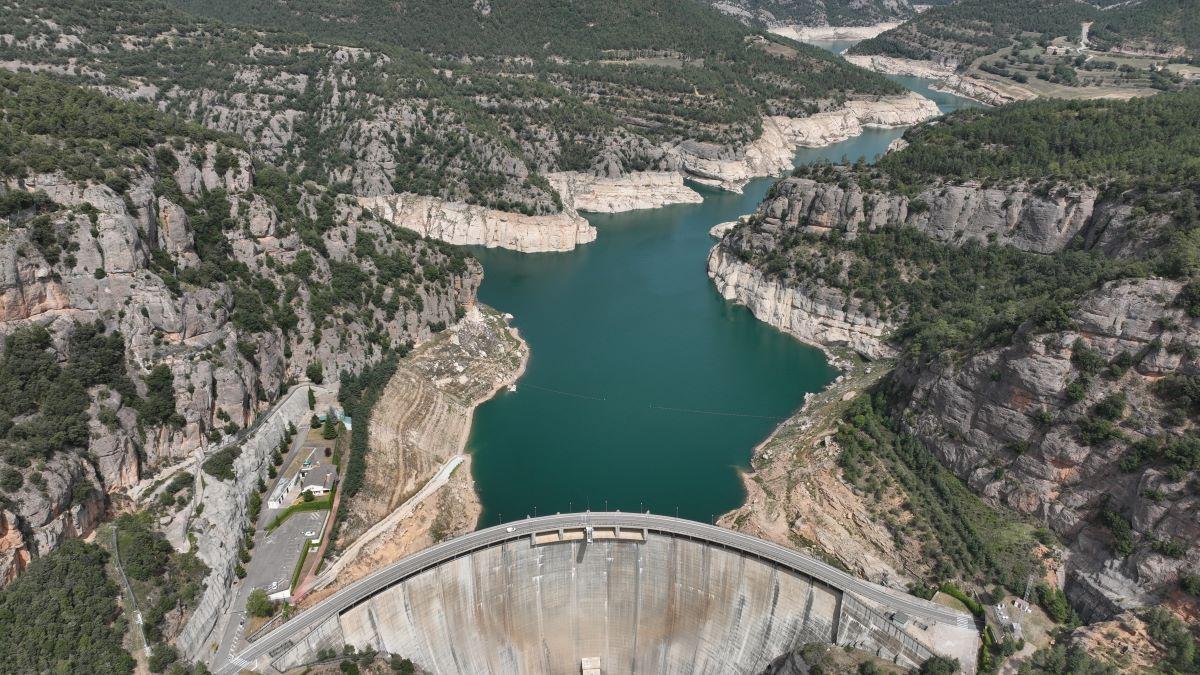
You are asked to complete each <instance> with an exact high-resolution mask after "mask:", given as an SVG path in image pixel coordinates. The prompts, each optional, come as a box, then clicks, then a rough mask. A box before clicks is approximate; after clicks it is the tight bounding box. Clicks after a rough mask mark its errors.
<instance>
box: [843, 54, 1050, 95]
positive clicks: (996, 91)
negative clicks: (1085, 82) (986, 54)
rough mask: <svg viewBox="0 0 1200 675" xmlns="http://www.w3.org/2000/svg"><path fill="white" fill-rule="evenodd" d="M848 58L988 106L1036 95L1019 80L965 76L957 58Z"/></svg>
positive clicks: (880, 70) (866, 66) (849, 55)
mask: <svg viewBox="0 0 1200 675" xmlns="http://www.w3.org/2000/svg"><path fill="white" fill-rule="evenodd" d="M845 58H846V60H847V61H849V62H850V63H853V64H854V65H856V66H860V67H863V68H866V69H868V70H874V71H875V72H879V73H887V74H889V75H907V76H911V77H923V78H926V79H930V80H936V81H937V82H938V85H937V86H936V87H935V88H936V89H940V90H943V91H948V92H950V93H951V94H956V95H958V96H962V97H964V98H969V99H973V100H976V101H979V102H980V103H986V104H988V105H1004V104H1006V103H1013V102H1016V101H1025V100H1028V99H1031V98H1035V97H1036V96H1037V94H1035V93H1034V92H1033V91H1032V90H1030V89H1028V88H1026V87H1022V86H1020V85H1018V84H1016V83H1013V82H1009V83H1000V82H996V81H991V80H985V79H983V78H981V77H975V76H971V75H963V74H962V73H960V72H959V71H958V69H957V68H956V64H955V63H954V62H953V61H949V62H938V61H920V60H917V59H906V58H900V57H896V56H883V55H879V54H870V55H866V54H847V55H846V56H845Z"/></svg>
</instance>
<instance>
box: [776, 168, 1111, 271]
mask: <svg viewBox="0 0 1200 675" xmlns="http://www.w3.org/2000/svg"><path fill="white" fill-rule="evenodd" d="M1098 196H1099V191H1098V190H1096V189H1095V188H1090V187H1077V186H1073V185H1067V184H1063V185H1057V186H1033V185H1024V184H1018V185H1008V186H1003V187H995V188H985V187H982V186H981V185H980V184H978V183H964V184H962V185H951V184H940V185H934V186H932V187H928V188H925V189H923V190H922V191H921V192H920V193H919V194H917V195H916V196H914V197H907V196H905V195H902V194H899V193H895V192H887V191H876V190H863V189H862V188H861V187H859V185H858V184H857V183H854V182H849V183H848V184H839V183H831V182H825V181H816V180H812V179H808V178H789V179H787V180H785V181H783V182H781V183H780V184H779V185H778V186H777V187H776V189H775V190H774V191H773V194H772V195H771V196H769V197H768V198H767V200H766V201H764V202H763V204H762V206H761V207H760V213H761V214H762V216H763V219H764V223H765V224H766V226H767V227H770V228H777V229H778V230H780V231H787V230H790V229H799V230H800V231H803V232H810V233H822V232H828V231H830V230H839V231H841V232H843V233H845V234H846V235H848V236H850V237H853V236H855V235H856V234H858V232H859V231H873V230H878V229H881V228H887V227H897V226H901V225H904V226H911V227H914V228H916V229H918V230H920V231H921V232H923V233H925V234H927V235H929V236H931V237H933V238H935V239H939V240H941V241H944V242H947V243H951V244H961V243H964V242H966V241H969V240H975V241H978V242H981V243H988V242H991V243H999V244H1007V245H1010V246H1013V247H1015V248H1018V249H1021V250H1023V251H1030V252H1034V253H1051V252H1054V251H1059V250H1062V249H1063V247H1065V246H1066V245H1067V243H1068V242H1070V241H1071V240H1072V239H1074V238H1075V237H1079V236H1085V237H1087V238H1088V240H1089V242H1090V244H1091V245H1094V246H1100V247H1103V248H1105V249H1110V250H1112V251H1113V252H1117V251H1118V247H1120V246H1123V245H1124V244H1121V243H1120V241H1119V240H1117V239H1115V238H1114V237H1112V236H1108V235H1105V234H1104V233H1105V231H1107V230H1108V229H1109V228H1112V229H1113V230H1114V233H1115V232H1116V231H1117V230H1120V231H1122V233H1124V227H1123V226H1124V224H1125V223H1126V222H1127V220H1128V208H1127V207H1123V206H1119V205H1105V204H1100V205H1098V204H1097V198H1098ZM1123 236H1124V235H1122V237H1123Z"/></svg>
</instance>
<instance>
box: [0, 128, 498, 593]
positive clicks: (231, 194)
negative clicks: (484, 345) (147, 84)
mask: <svg viewBox="0 0 1200 675" xmlns="http://www.w3.org/2000/svg"><path fill="white" fill-rule="evenodd" d="M163 147H164V148H172V146H170V145H167V144H164V146H163ZM163 152H168V151H166V150H163V151H160V152H159V153H158V154H157V155H153V154H150V155H149V156H148V157H146V158H145V159H144V160H143V161H145V162H146V164H145V166H147V167H153V166H154V165H155V162H156V161H164V160H161V159H160V160H155V159H153V158H154V157H155V156H157V157H158V158H162V157H164V155H163ZM169 152H170V157H172V158H173V159H174V164H175V167H174V168H173V169H172V170H171V172H170V176H171V178H173V179H174V181H175V183H176V184H177V185H178V188H179V190H178V193H176V194H174V195H168V194H158V193H156V187H155V186H156V183H155V179H154V177H153V176H152V175H151V173H149V171H150V169H144V170H139V171H131V172H130V174H129V175H130V177H131V180H130V187H129V188H128V189H127V190H126V191H125V193H124V194H118V193H117V192H115V191H114V190H113V189H112V188H110V187H108V186H106V185H103V184H100V185H97V184H89V183H79V182H76V181H71V180H69V179H67V178H66V177H64V176H63V175H62V174H34V175H30V176H28V177H25V178H22V179H9V180H8V181H6V184H0V192H6V191H9V190H19V191H26V192H42V193H45V194H46V195H47V197H49V199H51V200H52V201H53V202H54V203H55V205H56V206H55V207H54V208H52V209H50V211H51V212H50V213H48V214H47V217H48V221H47V222H44V223H40V224H39V227H44V228H46V231H45V232H38V233H36V237H35V233H34V232H32V231H31V228H29V227H27V226H26V221H24V220H19V219H18V220H5V219H0V223H3V224H4V228H5V229H6V230H7V234H6V236H5V237H4V239H3V241H0V336H6V335H9V334H11V333H12V332H13V331H14V330H16V329H17V328H19V327H21V326H23V325H26V324H28V323H31V322H32V323H37V324H39V325H41V326H44V327H45V328H47V329H48V331H49V332H50V334H51V336H52V340H53V343H54V347H55V349H56V351H58V352H59V356H60V358H62V359H63V360H66V359H67V357H68V356H69V354H67V353H66V351H67V345H68V342H69V337H70V335H72V334H73V332H74V331H75V330H77V326H78V325H80V324H85V323H86V324H94V323H96V322H99V324H100V325H102V326H103V329H104V330H105V332H107V333H110V334H112V333H117V332H119V333H120V335H121V338H122V340H123V342H124V345H125V363H126V369H127V371H128V375H129V377H130V379H131V380H133V382H134V383H135V384H136V385H137V386H138V387H139V393H140V394H141V395H145V392H146V386H145V384H144V380H145V379H146V378H147V376H148V374H149V373H150V371H151V370H152V369H153V368H154V367H155V366H163V367H165V368H167V369H168V370H169V373H170V380H171V382H170V387H171V389H172V396H173V400H174V405H175V411H174V412H175V415H173V416H171V419H170V421H169V422H168V423H165V424H154V425H152V426H145V425H142V424H140V423H139V421H138V415H137V413H136V411H135V409H134V408H133V407H131V406H130V404H129V403H128V402H126V401H123V400H122V398H121V396H120V395H119V394H118V393H117V392H115V391H112V390H111V389H110V388H108V387H96V388H94V389H93V391H90V392H89V395H90V397H91V401H90V407H89V410H88V413H89V419H90V421H89V430H90V435H91V440H90V442H89V446H90V447H88V448H86V449H85V450H86V457H87V459H86V460H84V459H83V456H81V455H70V456H68V455H60V456H59V457H56V458H54V459H53V460H51V461H48V462H46V466H45V468H43V469H40V470H38V471H39V472H40V476H41V479H40V481H39V482H41V483H43V484H35V483H34V482H33V481H30V480H26V481H25V482H24V485H23V486H22V487H21V488H20V489H18V490H16V491H14V492H13V493H12V494H9V495H7V497H8V499H9V505H8V506H7V507H6V508H7V509H8V511H9V512H10V513H11V515H12V516H13V517H14V518H15V519H16V522H17V523H18V525H17V526H16V527H14V528H9V534H8V535H6V536H4V537H0V578H10V577H11V576H12V575H13V574H15V571H16V570H18V569H19V568H20V566H21V565H23V562H22V560H23V559H25V558H27V557H28V556H29V555H35V556H36V555H41V554H44V553H46V552H48V551H50V550H53V549H54V548H56V547H57V546H58V544H59V543H60V542H61V541H62V540H63V539H64V538H69V537H77V536H84V535H86V534H88V533H89V532H90V531H91V530H92V529H93V527H94V526H95V525H96V524H97V523H98V522H99V521H100V519H101V518H102V517H103V515H104V512H105V509H106V504H107V499H106V495H107V494H109V493H112V492H116V491H120V490H123V489H126V488H129V487H131V486H133V485H134V484H135V483H137V482H138V481H139V480H141V479H143V478H145V477H147V476H149V475H152V474H153V473H154V472H156V471H157V470H159V469H161V468H163V467H165V466H167V465H170V464H173V463H175V462H178V461H180V460H182V459H183V458H186V457H189V456H191V455H192V453H194V452H196V451H198V450H202V449H205V448H208V447H210V444H213V443H218V442H222V440H223V439H225V438H226V437H228V436H229V435H230V434H231V433H236V432H237V431H239V430H241V429H243V428H245V427H247V426H249V425H250V424H251V423H252V422H253V421H254V419H255V418H256V416H257V415H258V414H259V413H260V412H261V411H263V410H264V409H266V408H267V407H268V406H269V405H270V404H271V401H272V400H273V399H274V398H275V397H276V396H278V395H279V393H280V391H281V390H282V389H283V388H284V383H285V382H286V381H287V380H289V379H291V378H298V377H300V376H301V375H302V374H303V373H304V372H305V369H306V367H307V366H308V365H309V364H310V363H313V362H319V363H321V364H322V365H323V366H324V371H325V372H327V373H336V372H338V371H339V370H342V369H346V370H351V371H356V370H358V369H360V368H361V367H362V364H363V363H364V362H365V361H366V360H367V359H368V358H370V355H371V353H372V352H373V351H374V345H373V343H372V341H373V340H378V339H381V338H382V339H385V340H388V341H393V342H404V341H408V340H417V339H422V338H425V337H428V336H429V335H430V334H431V331H430V325H431V324H435V323H442V324H443V325H445V324H449V323H452V322H453V321H454V320H455V318H456V316H457V313H458V311H459V307H460V306H461V305H462V304H464V303H466V302H469V301H471V300H473V299H474V293H475V289H476V288H477V287H478V284H479V281H480V278H481V271H480V269H479V267H478V265H477V263H474V262H473V261H466V262H465V263H464V267H463V268H462V269H461V270H460V271H458V272H453V273H449V274H447V275H445V276H444V278H442V279H441V280H440V281H438V280H434V279H430V280H426V281H424V282H422V283H420V284H414V285H412V286H409V285H408V284H407V282H401V281H400V280H399V279H397V282H396V283H395V284H394V285H393V286H392V287H391V288H389V289H388V290H386V291H384V290H383V289H380V291H381V292H380V293H379V294H376V295H374V298H375V301H374V302H373V303H370V304H368V305H367V306H366V307H367V309H365V310H363V308H361V307H356V310H358V311H366V312H367V313H368V314H369V315H370V319H369V320H364V319H363V318H362V317H361V316H358V315H357V314H351V313H346V314H343V313H341V312H337V313H335V314H334V315H332V316H328V317H326V316H320V315H318V314H316V313H314V312H313V310H312V308H313V305H312V304H310V300H312V299H313V293H312V287H311V286H310V285H309V284H308V283H296V285H295V286H292V289H293V290H292V291H291V294H292V297H293V298H294V302H292V303H291V304H289V308H290V312H291V319H294V323H293V324H291V325H290V326H289V327H288V328H286V329H285V328H283V327H281V326H280V325H278V324H277V323H276V320H277V318H278V317H281V316H285V314H281V313H280V311H281V310H279V309H277V308H274V303H275V302H276V301H277V300H276V298H277V297H278V296H272V297H270V300H269V304H263V305H260V310H259V311H258V315H257V316H247V313H246V311H245V310H244V309H243V310H242V311H241V312H240V313H239V311H238V309H237V307H238V306H239V304H240V303H242V304H244V303H249V302H255V301H257V302H264V301H262V300H260V299H259V298H260V297H261V291H258V290H252V289H257V288H262V287H263V286H262V285H263V284H267V285H269V286H270V287H271V288H273V289H275V290H276V293H279V291H280V289H282V288H284V287H287V286H288V284H289V283H293V281H295V279H294V277H292V276H291V272H290V270H291V267H290V266H291V265H292V264H293V262H295V261H296V260H297V259H298V257H299V256H301V254H302V253H303V254H304V255H305V256H308V258H307V260H308V261H309V264H311V268H310V269H308V270H307V271H306V274H308V275H309V281H311V282H312V283H318V281H319V283H321V284H323V285H324V284H328V283H329V282H330V281H331V279H332V276H333V272H334V266H336V265H339V264H349V263H350V262H351V261H353V265H354V266H356V267H359V268H362V269H365V270H370V269H371V268H372V266H373V264H372V263H370V262H368V261H366V260H360V259H359V257H358V255H359V253H358V251H360V250H362V249H360V248H359V247H358V246H357V244H358V243H359V242H361V241H365V240H366V239H368V238H369V239H370V241H371V242H372V247H373V248H372V250H374V251H376V252H377V254H382V255H389V256H390V255H392V254H398V255H400V256H402V259H406V258H407V256H410V255H411V256H412V257H413V259H416V258H417V257H420V256H432V257H431V258H429V260H430V261H431V262H433V264H434V265H435V266H444V265H446V261H447V260H448V255H447V254H446V253H445V252H442V251H440V250H438V249H437V248H436V246H435V245H434V244H433V243H432V242H420V241H416V242H408V243H402V242H401V241H399V240H397V239H396V238H395V237H394V236H393V235H392V234H391V227H390V226H387V225H384V224H383V223H380V222H379V221H378V220H375V219H372V218H369V217H367V216H366V214H364V213H363V212H362V210H361V209H360V208H358V207H356V206H354V205H352V204H349V203H346V202H344V201H341V202H339V201H337V200H333V201H332V202H330V204H331V205H330V209H331V210H332V211H333V213H332V214H331V227H330V228H329V229H328V231H326V232H325V233H323V235H319V236H323V241H322V242H321V245H322V246H323V247H324V248H325V252H326V255H322V254H320V253H317V252H315V251H314V250H313V249H312V248H311V246H310V244H307V243H305V242H303V241H301V237H300V236H299V234H298V233H297V232H296V229H295V227H294V224H287V225H286V227H285V226H284V225H283V224H282V220H283V218H282V217H281V216H280V215H279V214H278V213H277V212H276V210H275V208H274V207H273V206H271V205H269V204H268V203H267V202H266V201H265V200H264V199H263V198H262V197H261V196H258V195H253V194H252V185H253V173H252V169H251V166H252V162H251V160H250V158H249V156H248V155H246V154H245V153H244V152H241V151H237V150H231V149H227V148H224V147H218V146H217V145H216V144H214V143H208V144H202V145H192V144H186V145H183V146H182V149H179V150H174V149H172V150H170V151H169ZM218 156H224V157H225V158H226V160H227V161H229V162H230V166H229V168H225V169H224V170H223V172H218V171H217V170H216V161H217V160H216V158H217V157H218ZM228 158H232V159H228ZM164 170H165V169H164ZM214 193H216V194H221V195H223V196H224V198H225V201H224V202H222V205H223V206H224V208H228V209H229V212H228V214H224V213H222V214H221V215H223V216H224V215H227V216H228V218H229V222H230V223H232V224H236V225H238V226H236V227H234V226H230V227H226V228H225V229H224V231H223V233H222V235H219V236H224V237H225V242H224V244H227V245H228V249H227V250H228V252H229V253H227V254H225V255H228V256H229V257H228V258H223V259H221V260H220V261H219V262H218V261H214V260H213V259H211V258H210V259H209V261H208V265H209V266H210V268H209V272H207V274H208V275H210V276H208V277H207V278H206V276H205V274H200V275H197V276H185V275H187V274H189V271H190V270H194V269H195V268H196V267H197V266H198V265H199V262H200V258H199V256H198V253H197V250H196V238H197V235H196V228H195V225H194V223H192V218H191V216H189V213H188V209H186V208H184V206H182V205H181V204H180V203H178V202H184V203H187V204H189V205H190V206H189V208H191V209H193V213H197V214H199V213H201V211H199V210H196V209H199V208H201V207H199V206H198V204H199V203H200V201H202V200H203V199H204V198H205V195H212V194H214ZM209 203H211V202H209ZM300 207H301V209H313V208H314V204H313V202H311V201H310V202H308V203H307V204H301V205H300ZM207 208H213V207H211V206H210V207H207ZM218 208H219V207H218ZM18 215H19V214H18ZM47 233H50V236H52V237H53V238H54V239H55V241H57V242H59V244H58V246H59V247H60V248H61V249H62V250H64V251H65V252H66V254H63V253H58V254H53V253H52V252H51V251H50V249H48V248H45V243H44V242H45V239H44V237H45V236H47ZM208 236H210V237H211V233H209V235H208ZM208 246H210V251H211V250H212V247H214V246H216V244H214V243H212V241H211V239H210V240H209V243H208ZM48 256H49V257H48ZM326 256H328V258H329V259H327V258H326ZM231 265H239V266H244V268H241V269H245V270H247V271H248V272H247V274H248V276H249V278H250V279H251V281H254V283H255V284H258V285H257V286H255V285H252V283H251V281H246V280H243V279H242V278H241V277H240V276H239V277H237V278H235V279H233V280H228V281H221V280H217V281H213V280H212V276H211V275H213V272H212V271H211V270H212V268H213V266H217V267H218V268H219V267H220V266H231ZM338 269H339V270H344V269H345V268H338ZM439 269H441V268H440V267H439ZM176 274H178V275H179V276H176ZM365 274H366V276H365V277H364V279H363V280H362V281H361V286H360V287H359V292H360V293H367V294H368V295H364V296H361V297H370V294H371V287H372V286H373V285H374V284H373V282H372V281H371V276H370V274H371V273H370V272H365ZM180 278H183V279H186V280H187V281H186V282H181V281H180ZM247 293H250V294H251V295H252V297H250V298H249V299H247V297H246V294H247ZM402 293H403V295H401V294H402ZM326 297H328V296H326ZM389 306H390V307H391V309H390V310H389V309H386V307H389ZM291 319H289V321H290V320H291ZM102 409H103V410H106V411H108V412H112V413H113V418H112V419H109V420H107V422H106V423H104V424H102V423H101V422H100V421H99V418H100V412H101V410H102ZM143 427H144V428H143ZM26 473H28V470H26ZM14 532H15V533H16V534H13V533H14ZM18 540H19V543H18Z"/></svg>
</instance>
